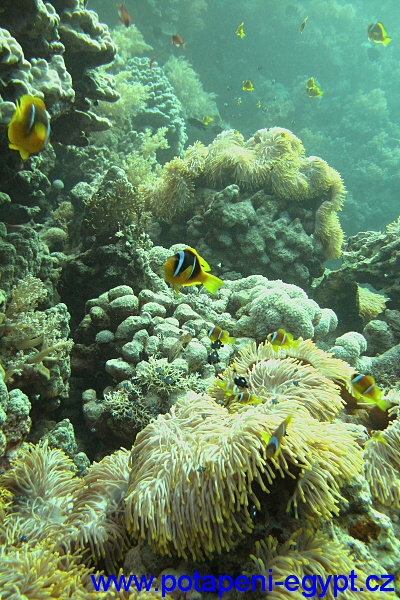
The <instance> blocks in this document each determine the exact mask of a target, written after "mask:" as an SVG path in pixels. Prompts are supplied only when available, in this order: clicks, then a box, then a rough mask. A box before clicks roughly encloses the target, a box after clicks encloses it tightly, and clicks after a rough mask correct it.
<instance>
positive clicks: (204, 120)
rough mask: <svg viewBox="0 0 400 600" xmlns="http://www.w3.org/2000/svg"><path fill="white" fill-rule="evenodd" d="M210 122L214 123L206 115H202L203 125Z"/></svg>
mask: <svg viewBox="0 0 400 600" xmlns="http://www.w3.org/2000/svg"><path fill="white" fill-rule="evenodd" d="M211 121H214V119H213V118H212V117H209V116H208V115H204V117H203V123H204V125H208V124H209V123H211Z"/></svg>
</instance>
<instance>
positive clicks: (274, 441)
mask: <svg viewBox="0 0 400 600" xmlns="http://www.w3.org/2000/svg"><path fill="white" fill-rule="evenodd" d="M292 417H293V415H288V416H287V417H286V419H285V420H284V421H282V423H281V424H280V425H279V426H278V427H277V428H276V429H275V431H274V432H273V433H272V435H271V436H269V435H268V434H267V433H265V431H261V432H260V433H261V437H262V438H263V440H264V441H265V443H266V444H267V449H266V451H265V453H266V455H267V456H268V458H275V457H276V456H278V454H279V452H280V451H281V441H282V438H283V436H284V435H285V433H286V430H287V426H288V425H289V423H290V422H291V420H292Z"/></svg>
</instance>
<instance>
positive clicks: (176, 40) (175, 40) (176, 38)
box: [171, 33, 187, 48]
mask: <svg viewBox="0 0 400 600" xmlns="http://www.w3.org/2000/svg"><path fill="white" fill-rule="evenodd" d="M171 44H173V45H174V46H180V47H181V48H186V44H187V42H184V41H183V39H182V38H181V36H180V35H178V34H177V33H174V34H173V35H171Z"/></svg>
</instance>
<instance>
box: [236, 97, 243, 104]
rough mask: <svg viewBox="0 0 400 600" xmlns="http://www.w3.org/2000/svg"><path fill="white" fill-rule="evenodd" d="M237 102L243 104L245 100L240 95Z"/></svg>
mask: <svg viewBox="0 0 400 600" xmlns="http://www.w3.org/2000/svg"><path fill="white" fill-rule="evenodd" d="M236 102H237V103H238V104H242V102H243V100H242V99H241V97H240V96H239V98H238V99H237V100H236Z"/></svg>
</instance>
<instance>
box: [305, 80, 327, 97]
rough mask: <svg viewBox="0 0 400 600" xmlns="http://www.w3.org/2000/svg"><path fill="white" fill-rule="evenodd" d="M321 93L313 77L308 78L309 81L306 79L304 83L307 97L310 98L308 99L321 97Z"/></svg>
mask: <svg viewBox="0 0 400 600" xmlns="http://www.w3.org/2000/svg"><path fill="white" fill-rule="evenodd" d="M323 93H324V92H323V91H322V90H321V88H320V87H319V86H318V85H317V84H316V83H315V78H314V77H310V79H307V83H306V94H307V96H310V98H314V97H316V96H322V94H323Z"/></svg>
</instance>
